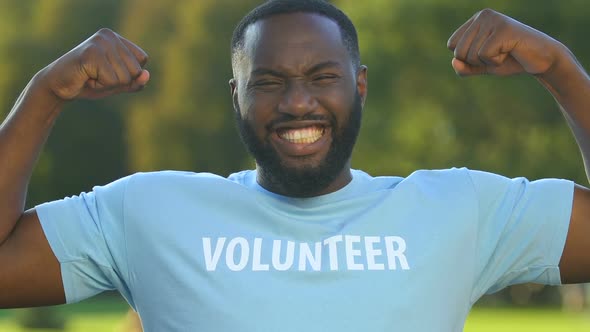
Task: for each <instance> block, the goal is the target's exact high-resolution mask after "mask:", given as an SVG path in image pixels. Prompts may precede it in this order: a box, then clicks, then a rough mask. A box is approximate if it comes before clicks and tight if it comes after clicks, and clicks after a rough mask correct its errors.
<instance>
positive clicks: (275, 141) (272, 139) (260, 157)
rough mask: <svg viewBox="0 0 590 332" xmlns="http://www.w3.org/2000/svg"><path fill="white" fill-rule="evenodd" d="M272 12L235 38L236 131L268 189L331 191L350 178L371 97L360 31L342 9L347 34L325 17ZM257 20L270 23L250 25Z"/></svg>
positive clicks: (341, 19)
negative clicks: (362, 61)
mask: <svg viewBox="0 0 590 332" xmlns="http://www.w3.org/2000/svg"><path fill="white" fill-rule="evenodd" d="M291 6H294V7H293V8H297V6H299V7H304V6H306V5H305V4H299V5H297V4H291ZM307 6H309V5H307ZM324 6H325V7H327V6H326V5H324ZM274 8H276V9H274ZM274 8H273V7H272V6H271V5H269V6H267V7H266V9H264V8H262V9H260V11H259V12H255V13H257V14H258V15H257V16H251V17H248V18H246V19H245V20H243V22H242V23H241V24H240V25H239V26H238V28H237V30H236V32H235V34H234V38H233V41H232V60H233V61H232V64H233V69H234V77H235V78H234V79H232V80H231V82H230V84H231V88H232V96H233V100H234V107H235V109H236V116H237V121H238V128H239V129H240V134H241V136H242V139H243V141H244V143H245V144H246V147H247V148H248V151H249V152H250V153H251V154H252V156H253V157H254V159H255V160H256V162H257V164H258V175H257V176H258V182H259V183H260V184H261V185H262V186H263V187H265V188H267V189H269V190H270V191H273V192H276V193H279V194H283V195H288V196H299V197H309V196H317V195H321V194H326V193H330V192H333V191H335V190H337V189H340V188H342V187H343V186H344V185H346V184H347V183H348V182H350V180H351V174H350V156H351V153H352V148H353V146H354V143H355V141H356V137H357V136H358V132H359V129H360V122H361V113H362V108H363V104H364V101H365V97H366V94H367V68H366V67H365V66H361V65H360V62H359V53H358V41H357V37H356V31H354V27H353V26H352V23H350V21H349V20H348V19H347V18H346V17H345V16H344V15H343V14H341V13H339V12H335V13H336V14H337V15H338V16H337V17H338V19H339V22H341V23H340V24H342V25H343V29H342V31H341V30H340V28H339V26H338V24H339V23H337V22H335V21H334V20H327V19H326V17H325V16H322V15H317V14H314V15H310V14H309V13H297V12H295V13H291V14H276V15H271V14H272V13H274V10H277V11H279V13H280V12H281V11H284V10H285V9H284V5H283V6H279V4H278V3H277V4H275V7H274ZM273 9H274V10H273ZM318 9H319V8H318ZM264 11H266V13H265V12H264ZM260 16H265V17H266V19H264V20H260V21H256V22H253V21H254V18H258V19H260ZM267 16H270V17H267ZM285 31H297V33H294V34H285ZM343 37H346V38H343ZM241 105H244V107H243V108H242V106H241Z"/></svg>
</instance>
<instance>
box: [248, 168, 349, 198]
mask: <svg viewBox="0 0 590 332" xmlns="http://www.w3.org/2000/svg"><path fill="white" fill-rule="evenodd" d="M256 172H257V176H256V181H257V182H258V184H259V185H260V186H261V187H263V188H264V189H266V190H268V191H270V192H273V193H275V194H279V195H282V196H288V197H299V198H307V197H315V196H321V195H326V194H330V193H333V192H335V191H338V190H340V189H342V188H344V187H345V186H346V185H347V184H349V183H350V181H352V173H351V172H350V162H347V163H346V165H345V166H344V167H343V168H342V170H341V171H340V172H338V174H337V175H336V176H335V177H334V179H333V180H332V181H331V182H329V183H328V184H327V185H325V186H323V187H317V188H314V187H311V186H310V185H309V184H308V183H303V182H301V181H300V182H297V183H295V184H293V183H287V181H288V180H285V177H280V176H279V177H277V176H275V175H272V174H268V172H266V171H265V170H264V169H263V168H262V167H260V166H259V165H257V166H256Z"/></svg>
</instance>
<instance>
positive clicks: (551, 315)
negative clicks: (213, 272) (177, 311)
mask: <svg viewBox="0 0 590 332" xmlns="http://www.w3.org/2000/svg"><path fill="white" fill-rule="evenodd" d="M126 308H127V305H126V304H125V303H123V302H122V301H120V300H117V299H113V298H102V299H97V300H92V301H85V302H83V303H80V304H76V305H69V306H61V307H59V308H58V310H59V314H60V315H64V316H66V317H68V323H67V329H66V330H65V331H66V332H80V331H84V332H123V331H122V325H123V321H124V315H125V311H126ZM16 315H18V312H17V311H14V310H0V331H2V332H43V331H45V332H50V331H51V330H25V329H21V328H19V327H18V326H17V325H16V323H15V320H14V316H16ZM492 331H493V332H498V331H501V332H529V331H530V332H555V331H560V332H582V331H590V312H587V313H567V312H561V311H559V310H549V309H547V310H545V309H518V308H516V309H483V308H476V309H475V310H474V311H472V313H471V315H470V316H469V319H468V320H467V324H466V326H465V330H464V332H492ZM51 332H54V331H51Z"/></svg>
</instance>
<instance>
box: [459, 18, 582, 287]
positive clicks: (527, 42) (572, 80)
mask: <svg viewBox="0 0 590 332" xmlns="http://www.w3.org/2000/svg"><path fill="white" fill-rule="evenodd" d="M448 47H449V49H450V50H451V51H453V55H454V58H453V60H452V65H453V68H454V69H455V71H456V72H457V74H458V75H460V76H471V75H482V74H489V75H497V76H508V75H514V74H530V75H533V76H534V77H536V79H537V80H538V81H539V82H540V83H541V84H542V85H543V86H545V88H546V89H547V90H548V91H549V92H550V93H551V94H552V95H553V97H554V98H555V100H556V101H557V103H558V104H559V106H560V108H561V111H562V113H563V115H564V117H565V118H566V121H567V123H568V125H569V126H570V128H571V129H572V132H573V133H574V136H575V138H576V141H577V142H578V145H579V147H580V151H581V152H582V156H583V159H584V164H585V167H586V174H587V176H588V177H589V178H590V78H589V77H588V74H587V73H586V72H585V71H584V69H583V68H582V66H581V65H580V64H579V62H578V61H577V60H576V58H575V57H574V55H573V54H572V53H571V52H570V51H569V49H568V48H567V47H565V46H564V45H563V44H561V43H560V42H558V41H557V40H555V39H553V38H551V37H549V36H547V35H546V34H544V33H542V32H540V31H537V30H535V29H533V28H531V27H529V26H527V25H524V24H522V23H520V22H518V21H516V20H514V19H512V18H510V17H508V16H505V15H503V14H500V13H497V12H495V11H493V10H490V9H485V10H483V11H480V12H478V13H476V14H475V15H474V16H473V17H471V18H470V19H469V20H468V21H467V22H466V23H465V24H463V25H462V26H461V27H459V29H457V31H455V33H454V34H453V35H452V36H451V38H450V39H449V41H448ZM589 236H590V191H589V190H588V189H587V188H584V187H582V186H576V189H575V192H574V201H573V211H572V215H571V220H570V227H569V231H568V236H567V240H566V245H565V249H564V252H563V255H562V258H561V262H560V271H561V279H562V282H564V283H576V282H590V241H589V240H588V237H589Z"/></svg>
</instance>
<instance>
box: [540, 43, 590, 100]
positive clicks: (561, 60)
mask: <svg viewBox="0 0 590 332" xmlns="http://www.w3.org/2000/svg"><path fill="white" fill-rule="evenodd" d="M552 53H553V56H552V58H553V63H552V64H551V66H550V67H549V68H548V69H547V70H546V71H545V72H544V73H542V74H537V75H535V77H536V78H537V80H538V81H539V82H540V83H541V84H542V85H543V86H545V87H546V88H547V89H548V90H549V91H550V92H551V93H553V94H554V95H555V94H564V93H566V92H567V89H568V87H569V86H572V84H573V85H574V86H575V84H574V82H578V80H579V79H584V80H586V79H587V78H588V77H587V75H586V73H585V71H584V69H583V68H582V66H581V65H580V63H579V62H578V61H577V60H576V57H575V56H574V54H573V53H572V52H571V51H570V50H569V49H568V48H567V47H566V46H565V45H563V44H561V43H559V42H558V43H557V45H556V47H555V49H554V50H553V52H552Z"/></svg>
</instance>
